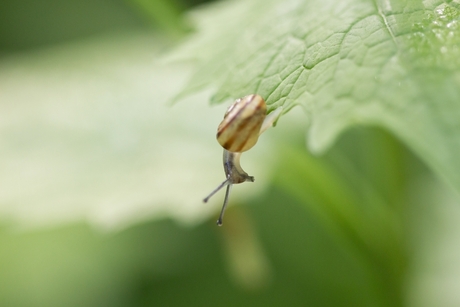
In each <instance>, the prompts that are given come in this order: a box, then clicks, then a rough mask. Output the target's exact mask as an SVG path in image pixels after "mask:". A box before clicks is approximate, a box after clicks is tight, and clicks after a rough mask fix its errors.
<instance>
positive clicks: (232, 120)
mask: <svg viewBox="0 0 460 307" xmlns="http://www.w3.org/2000/svg"><path fill="white" fill-rule="evenodd" d="M281 111H282V108H278V109H277V110H275V111H274V112H272V113H270V114H269V115H268V116H267V115H266V113H267V106H266V103H265V101H264V99H263V98H262V97H261V96H259V95H257V94H252V95H248V96H245V97H243V98H240V99H237V100H236V101H235V102H234V103H233V104H232V105H231V106H230V107H229V108H228V109H227V112H226V113H225V115H224V119H223V121H222V122H221V123H220V125H219V127H218V128H217V135H216V138H217V141H218V142H219V144H220V145H221V146H222V147H223V148H224V154H223V164H224V172H225V176H226V179H225V180H224V181H223V182H222V183H221V184H220V185H219V186H218V187H217V188H216V189H215V190H214V191H212V192H211V194H209V195H208V196H207V197H206V198H205V199H204V200H203V201H204V202H207V201H208V200H209V198H211V196H213V195H214V194H215V193H216V192H217V191H219V190H220V189H222V188H223V187H225V186H226V187H227V190H226V192H225V198H224V204H223V206H222V210H221V213H220V216H219V219H218V220H217V225H219V226H222V220H223V217H224V213H225V209H226V207H227V203H228V197H229V194H230V191H231V188H232V185H233V184H238V183H243V182H254V177H253V176H249V175H248V174H247V173H246V172H245V171H244V170H243V168H242V167H241V165H240V157H241V154H242V153H243V152H245V151H248V150H249V149H251V148H252V147H253V146H254V145H255V144H256V143H257V140H258V139H259V135H260V134H261V133H262V132H264V131H265V130H267V129H268V128H269V127H271V126H272V124H273V122H274V121H275V120H276V119H277V118H278V117H279V115H280V114H281Z"/></svg>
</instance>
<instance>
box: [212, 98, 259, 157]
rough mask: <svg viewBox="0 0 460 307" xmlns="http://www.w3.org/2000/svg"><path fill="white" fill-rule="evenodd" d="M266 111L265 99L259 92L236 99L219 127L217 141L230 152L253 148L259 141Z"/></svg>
mask: <svg viewBox="0 0 460 307" xmlns="http://www.w3.org/2000/svg"><path fill="white" fill-rule="evenodd" d="M266 113H267V106H266V104H265V101H264V99H263V98H262V97H261V96H259V95H257V94H252V95H248V96H245V97H243V98H240V99H238V100H236V101H235V103H234V104H232V105H231V106H230V107H229V108H228V110H227V112H226V113H225V115H224V120H223V121H222V122H221V123H220V125H219V127H218V128H217V141H218V142H219V144H220V145H221V146H222V147H223V148H225V149H226V150H228V151H230V152H245V151H247V150H249V149H251V148H252V147H253V146H254V145H255V144H256V143H257V140H258V138H259V133H260V128H261V127H262V123H263V122H264V119H265V117H266Z"/></svg>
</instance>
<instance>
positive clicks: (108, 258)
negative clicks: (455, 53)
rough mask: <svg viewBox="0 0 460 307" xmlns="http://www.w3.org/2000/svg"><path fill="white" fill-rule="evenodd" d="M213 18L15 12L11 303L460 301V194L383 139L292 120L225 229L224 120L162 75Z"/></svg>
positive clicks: (54, 2)
mask: <svg viewBox="0 0 460 307" xmlns="http://www.w3.org/2000/svg"><path fill="white" fill-rule="evenodd" d="M206 5H212V4H210V3H204V1H186V0H174V1H171V0H170V1H167V0H163V1H158V0H132V1H129V0H97V1H89V0H81V1H70V0H44V1H34V0H24V1H12V0H0V105H1V107H0V108H1V110H2V113H3V114H2V115H0V119H1V122H2V123H0V125H1V126H0V129H2V132H1V134H0V146H1V147H2V148H1V149H0V158H1V160H2V162H1V163H0V165H1V166H2V167H1V168H0V173H1V174H0V178H1V179H0V181H1V186H0V202H1V204H0V221H1V225H2V226H1V229H0V249H1V252H0V306H95V307H96V306H97V307H101V306H111V307H114V306H354V307H356V306H417V307H419V306H459V305H460V294H458V293H460V292H459V291H458V289H460V244H459V243H460V239H459V238H460V226H459V225H460V224H459V223H458V220H459V217H460V207H459V206H458V205H459V201H458V198H457V196H456V195H455V194H454V193H453V192H452V191H451V190H450V189H449V187H447V186H446V185H445V184H444V183H443V182H442V181H440V180H439V179H438V178H437V177H435V176H434V175H433V174H432V173H431V172H430V170H428V169H427V168H426V166H425V165H424V164H423V163H422V162H421V161H420V160H419V159H418V158H417V157H416V156H415V155H413V154H412V153H411V152H410V151H409V150H408V149H407V148H406V147H405V146H404V145H403V144H401V143H400V142H399V141H398V140H397V139H395V138H394V137H393V136H392V135H390V134H388V133H387V132H385V131H382V130H380V129H378V128H375V127H356V128H353V129H351V130H350V131H347V132H346V133H345V134H344V135H342V136H341V138H340V139H339V140H338V141H337V142H336V144H335V145H334V146H333V148H331V149H330V150H328V152H327V153H325V154H323V155H321V156H313V155H311V154H310V153H309V152H308V149H307V148H306V145H305V130H306V127H307V120H306V116H305V114H304V113H303V112H302V110H301V109H300V108H294V109H293V110H291V111H290V113H289V114H287V115H285V117H283V118H281V120H280V122H279V124H278V126H277V127H276V128H275V129H271V131H269V132H267V133H266V134H267V135H264V136H263V137H264V139H263V140H261V141H260V144H258V146H257V147H258V148H257V149H255V150H254V152H252V153H248V154H247V159H246V157H243V163H244V164H243V166H244V168H245V169H246V168H247V169H248V172H249V173H250V174H251V175H254V176H255V177H256V178H257V182H256V183H255V184H254V186H251V185H246V186H244V187H243V186H241V187H240V186H236V187H234V189H233V195H232V198H231V207H230V208H229V210H228V212H227V214H226V216H225V222H224V226H223V227H217V226H216V225H215V220H216V217H217V214H218V212H219V210H220V204H221V200H222V199H221V198H222V197H223V195H222V193H220V194H217V195H216V196H215V197H214V198H215V199H214V200H213V202H210V203H209V204H206V205H203V204H202V203H201V199H202V197H203V196H205V195H206V194H207V193H208V192H209V191H210V190H212V189H213V188H214V186H216V185H217V184H218V183H220V181H221V180H222V179H223V171H222V166H221V162H220V161H221V149H220V148H219V146H218V145H217V143H216V142H215V140H214V131H215V127H217V124H218V123H219V121H220V119H221V117H222V114H223V112H224V110H225V106H222V108H219V107H214V108H210V107H209V106H208V105H207V102H208V100H209V93H208V94H206V93H205V94H200V95H191V96H192V97H189V98H185V99H184V100H185V101H181V102H179V103H177V104H175V105H174V106H172V105H171V104H170V101H171V97H173V96H174V95H175V94H177V93H178V92H179V91H180V88H181V86H182V84H183V83H184V81H185V80H186V76H187V74H188V72H189V71H190V69H192V68H191V66H190V64H189V63H170V62H169V63H167V65H164V63H161V65H160V64H158V59H159V58H161V57H163V56H164V55H167V54H168V52H170V50H173V49H174V46H175V45H178V44H180V43H181V42H182V41H183V40H185V39H187V37H188V36H189V35H190V34H191V33H193V31H194V28H193V24H192V23H190V22H189V21H188V19H187V14H188V12H189V11H191V10H195V9H199V7H200V6H206ZM166 62H167V61H166ZM245 155H246V154H245ZM259 182H260V183H259Z"/></svg>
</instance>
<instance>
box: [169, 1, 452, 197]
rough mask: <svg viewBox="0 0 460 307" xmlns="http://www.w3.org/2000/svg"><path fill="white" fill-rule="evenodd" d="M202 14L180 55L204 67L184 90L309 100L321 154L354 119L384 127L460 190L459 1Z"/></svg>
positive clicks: (249, 5)
mask: <svg viewBox="0 0 460 307" xmlns="http://www.w3.org/2000/svg"><path fill="white" fill-rule="evenodd" d="M192 17H193V18H194V20H195V22H196V24H197V25H198V31H197V34H196V35H195V36H194V37H191V38H190V40H189V41H188V43H186V44H184V45H183V46H182V47H181V48H180V49H179V50H178V51H177V52H176V53H175V54H174V55H173V56H172V57H173V58H192V59H197V60H198V61H199V63H200V65H199V67H198V69H197V70H196V72H195V73H194V75H193V76H192V77H191V79H190V82H189V84H188V87H187V88H186V89H185V90H184V91H183V93H182V94H181V95H186V94H187V93H189V92H192V91H196V90H198V89H201V88H205V87H208V86H209V85H212V86H213V87H217V93H216V95H215V96H214V102H221V101H224V100H226V99H229V98H235V97H240V96H243V95H246V94H248V93H258V94H260V95H262V96H263V97H264V98H265V99H266V101H267V103H268V105H269V106H270V109H273V108H276V107H278V106H280V105H283V106H284V107H285V110H289V109H290V108H291V107H293V106H294V105H295V104H301V105H302V106H303V107H304V109H305V110H306V111H307V113H308V114H309V122H310V123H311V125H310V127H309V146H310V148H311V149H312V150H313V151H316V152H317V151H323V150H325V149H326V148H327V147H328V146H330V145H331V144H332V143H333V141H334V139H335V138H336V137H337V135H338V134H339V133H341V132H342V131H343V130H344V129H345V128H347V127H350V126H352V125H356V124H365V125H378V126H381V127H384V128H386V129H388V130H389V131H391V132H392V133H394V134H395V135H396V136H397V137H398V138H400V139H401V140H402V141H403V142H404V143H405V144H407V145H408V146H409V147H410V148H412V150H414V151H415V152H416V153H417V154H418V155H420V156H421V157H422V158H423V159H424V160H425V161H426V162H427V163H428V164H429V165H430V166H431V167H432V168H433V169H434V170H435V171H436V172H437V173H438V174H439V175H440V176H441V177H443V178H444V179H447V181H448V182H449V184H450V185H451V186H453V187H455V189H456V190H457V191H459V192H460V159H458V157H457V153H458V152H460V133H459V132H460V107H459V104H458V101H459V100H460V73H459V71H460V47H459V46H460V26H459V22H460V20H459V18H460V5H459V4H458V2H456V1H452V2H449V3H444V2H443V1H423V2H422V1H420V0H406V1H403V0H390V1H383V0H378V1H360V0H347V1H332V0H327V1H324V0H304V1H299V0H288V1H278V0H271V1H261V0H252V1H229V2H224V3H219V4H217V5H214V6H212V7H209V8H207V9H203V10H201V11H198V12H194V14H192ZM281 122H282V120H281Z"/></svg>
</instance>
